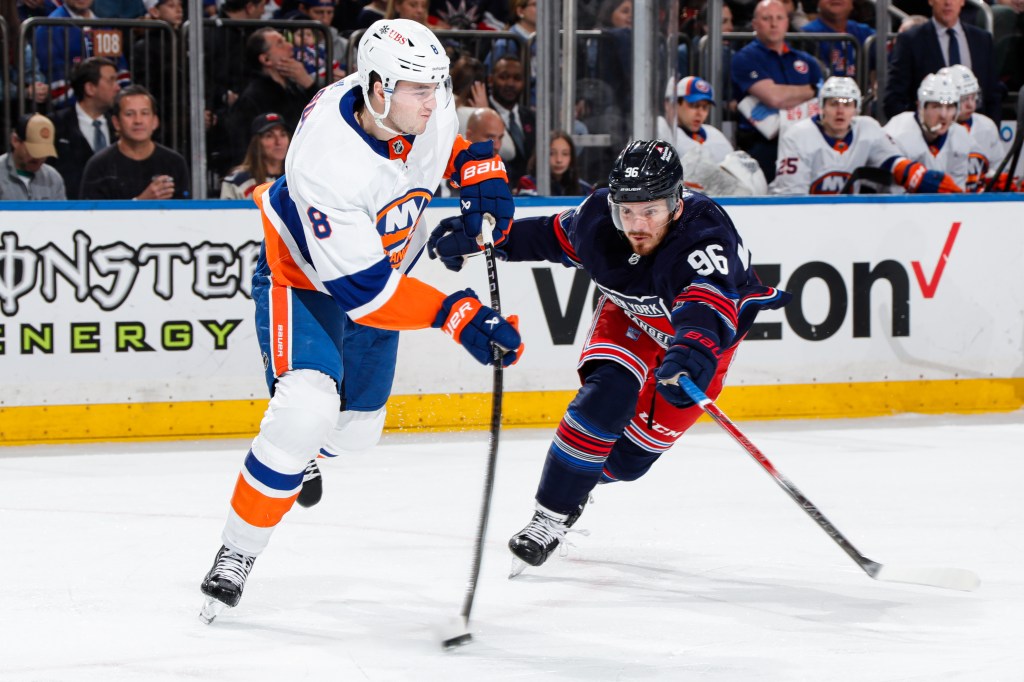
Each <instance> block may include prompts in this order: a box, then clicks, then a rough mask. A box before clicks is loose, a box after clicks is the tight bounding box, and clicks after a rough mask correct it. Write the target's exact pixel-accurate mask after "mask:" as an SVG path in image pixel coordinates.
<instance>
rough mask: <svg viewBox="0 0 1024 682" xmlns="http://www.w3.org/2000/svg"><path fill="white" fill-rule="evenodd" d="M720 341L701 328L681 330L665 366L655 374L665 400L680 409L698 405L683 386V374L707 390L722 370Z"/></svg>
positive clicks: (665, 361)
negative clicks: (680, 379)
mask: <svg viewBox="0 0 1024 682" xmlns="http://www.w3.org/2000/svg"><path fill="white" fill-rule="evenodd" d="M719 355H720V351H719V349H718V340H717V339H715V338H714V336H713V335H712V334H710V333H708V332H702V331H700V330H697V329H693V328H691V329H688V330H680V331H679V332H677V333H676V336H675V339H673V342H672V346H671V347H669V349H668V351H667V352H666V353H665V359H664V360H662V361H661V366H660V367H658V369H656V370H655V371H654V377H655V379H657V380H658V383H657V384H655V388H656V389H657V390H658V393H660V394H661V397H662V398H664V399H665V400H667V401H668V402H669V403H670V404H672V405H674V406H676V407H678V408H686V407H690V406H691V405H693V404H694V400H693V398H691V397H690V396H689V395H688V394H687V393H686V391H684V390H683V387H682V386H680V385H679V375H680V374H685V375H686V376H688V377H690V381H692V382H693V383H694V384H696V385H697V388H699V389H700V390H702V391H707V390H708V386H709V385H710V384H711V380H712V379H713V378H714V376H715V371H716V370H717V369H718V356H719Z"/></svg>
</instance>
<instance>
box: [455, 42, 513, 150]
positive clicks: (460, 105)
mask: <svg viewBox="0 0 1024 682" xmlns="http://www.w3.org/2000/svg"><path fill="white" fill-rule="evenodd" d="M450 74H451V79H452V95H453V96H454V97H455V113H456V114H457V115H458V117H459V132H460V133H462V134H463V135H465V133H466V123H467V122H468V121H469V117H470V116H471V115H472V113H473V112H474V111H476V110H477V109H479V108H480V107H490V106H491V105H490V102H489V101H488V100H487V69H485V68H484V65H483V63H482V62H481V61H480V60H479V59H477V58H476V57H472V56H470V55H468V54H461V55H459V58H458V59H457V60H456V61H455V62H453V63H452V67H451V70H450ZM505 139H506V140H507V143H506V144H508V145H509V146H510V147H511V146H512V141H511V140H510V139H508V135H507V134H506V137H505ZM494 151H498V150H497V149H495V150H494Z"/></svg>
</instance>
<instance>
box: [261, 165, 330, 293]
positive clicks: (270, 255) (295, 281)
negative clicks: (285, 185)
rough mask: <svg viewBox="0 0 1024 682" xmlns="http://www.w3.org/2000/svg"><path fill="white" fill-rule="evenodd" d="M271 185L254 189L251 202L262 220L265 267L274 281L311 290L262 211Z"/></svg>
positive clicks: (310, 286)
mask: <svg viewBox="0 0 1024 682" xmlns="http://www.w3.org/2000/svg"><path fill="white" fill-rule="evenodd" d="M270 185H271V183H269V182H266V183H263V184H262V185H260V186H259V187H257V188H256V190H255V191H254V192H253V194H252V198H253V201H255V202H256V205H257V206H259V208H260V218H262V220H263V236H264V240H265V243H266V247H267V265H269V266H270V271H271V272H272V273H273V275H274V281H275V282H280V283H281V284H287V285H289V286H293V287H298V288H299V289H313V290H315V289H316V287H315V286H313V283H312V282H310V281H309V278H308V277H306V273H304V272H303V271H302V269H301V268H300V267H299V266H298V265H297V264H296V263H295V260H294V259H293V258H292V255H291V253H290V252H289V251H288V247H287V246H285V244H284V240H283V239H281V235H280V234H278V232H277V229H276V228H275V227H274V224H273V223H272V222H270V218H269V217H268V216H267V214H266V213H265V212H264V210H263V194H264V193H265V192H266V191H267V190H268V189H270Z"/></svg>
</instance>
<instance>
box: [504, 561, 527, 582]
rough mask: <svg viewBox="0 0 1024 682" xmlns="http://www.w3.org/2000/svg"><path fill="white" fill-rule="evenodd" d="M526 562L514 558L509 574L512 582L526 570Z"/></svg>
mask: <svg viewBox="0 0 1024 682" xmlns="http://www.w3.org/2000/svg"><path fill="white" fill-rule="evenodd" d="M526 565H527V564H526V562H525V561H523V560H522V559H519V558H518V557H512V569H511V570H510V571H509V572H508V579H509V580H511V579H512V578H515V577H516V576H517V575H519V574H520V573H522V572H523V571H524V570H525V569H526Z"/></svg>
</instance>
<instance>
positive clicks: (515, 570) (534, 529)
mask: <svg viewBox="0 0 1024 682" xmlns="http://www.w3.org/2000/svg"><path fill="white" fill-rule="evenodd" d="M586 506H587V501H586V500H584V501H583V502H582V503H581V504H580V506H579V508H578V509H576V510H575V511H573V512H570V513H569V514H558V513H555V512H553V511H551V510H550V509H547V508H545V507H542V506H541V505H539V504H538V505H537V511H535V512H534V513H533V518H532V519H530V523H528V524H527V525H526V528H523V529H522V530H521V531H519V532H518V533H516V534H515V535H513V536H512V539H510V540H509V541H508V548H509V549H510V550H511V551H512V555H513V557H514V558H513V559H512V570H511V572H510V573H509V576H508V577H509V578H514V577H516V576H517V575H519V574H520V573H522V572H523V569H524V568H526V565H527V564H529V565H530V566H540V565H541V564H543V563H544V562H545V561H547V558H548V557H549V556H550V555H551V553H552V552H553V551H554V550H555V547H558V545H559V544H561V543H562V542H563V541H564V540H565V534H566V533H567V532H569V529H570V528H572V525H573V524H574V523H576V521H577V519H579V518H580V514H582V513H583V508H584V507H586ZM583 532H584V533H585V531H583Z"/></svg>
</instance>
